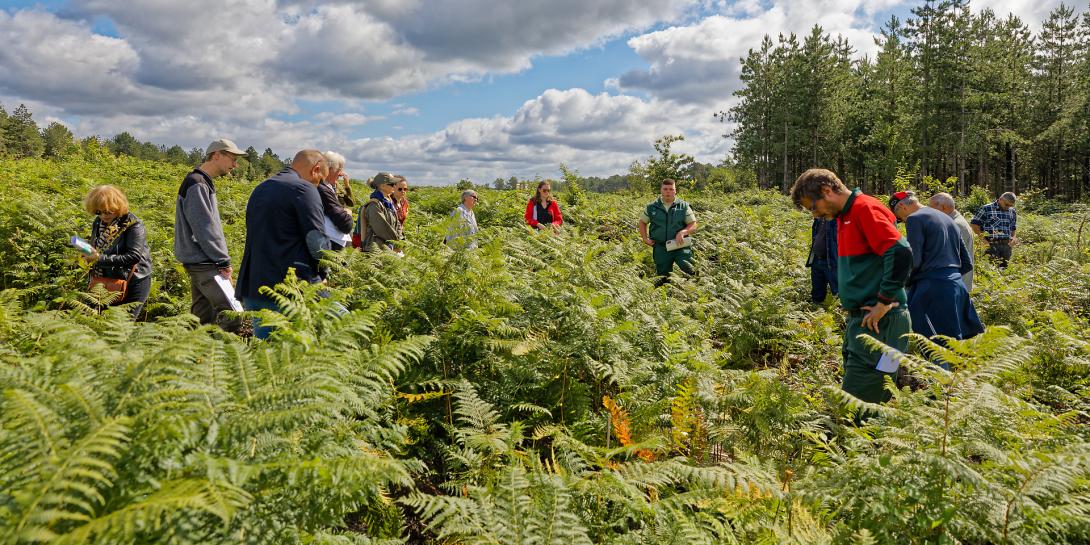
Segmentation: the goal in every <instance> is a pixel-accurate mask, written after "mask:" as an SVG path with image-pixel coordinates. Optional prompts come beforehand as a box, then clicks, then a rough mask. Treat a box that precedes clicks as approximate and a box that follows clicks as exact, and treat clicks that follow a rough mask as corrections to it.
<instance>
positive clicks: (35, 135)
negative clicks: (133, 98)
mask: <svg viewBox="0 0 1090 545" xmlns="http://www.w3.org/2000/svg"><path fill="white" fill-rule="evenodd" d="M104 151H108V152H109V153H113V154H114V155H127V156H130V157H136V158H139V159H146V160H150V161H163V162H167V163H175V164H181V165H190V166H196V165H199V164H200V163H201V162H202V161H203V160H204V150H202V149H201V148H193V149H191V150H189V151H186V150H185V149H184V148H182V147H181V146H179V145H177V144H175V145H173V146H170V147H167V146H164V145H156V144H154V143H152V142H142V141H140V140H138V139H137V138H136V137H134V136H133V135H131V134H129V133H128V132H127V131H126V132H122V133H120V134H117V135H115V136H114V137H113V138H108V139H102V138H100V137H98V136H89V137H87V138H83V139H80V140H77V139H76V137H75V136H74V135H73V134H72V131H70V130H69V129H68V127H66V126H64V124H62V123H59V122H57V121H53V122H51V123H49V125H47V126H46V127H45V128H39V127H38V124H37V122H35V121H34V116H33V114H32V113H31V112H30V109H29V108H27V106H26V105H25V104H20V105H19V107H17V108H16V109H15V110H14V111H13V112H12V113H11V114H8V113H7V110H5V109H4V106H3V104H0V157H13V158H16V159H21V158H37V157H46V158H52V159H63V158H66V157H70V156H73V155H77V154H82V155H84V156H87V157H91V156H94V155H96V154H98V153H102V152H104ZM284 166H285V163H284V161H283V160H281V159H280V157H279V156H278V155H276V154H275V153H273V151H272V149H271V148H265V151H264V153H260V154H259V153H258V152H257V150H256V149H254V147H253V146H250V147H249V148H246V155H244V156H242V157H240V158H239V160H238V168H236V169H235V170H234V171H233V173H232V174H233V176H235V177H239V178H243V179H250V180H262V179H265V178H267V177H269V176H271V175H273V174H276V173H277V172H280V171H281V170H282V169H283V168H284Z"/></svg>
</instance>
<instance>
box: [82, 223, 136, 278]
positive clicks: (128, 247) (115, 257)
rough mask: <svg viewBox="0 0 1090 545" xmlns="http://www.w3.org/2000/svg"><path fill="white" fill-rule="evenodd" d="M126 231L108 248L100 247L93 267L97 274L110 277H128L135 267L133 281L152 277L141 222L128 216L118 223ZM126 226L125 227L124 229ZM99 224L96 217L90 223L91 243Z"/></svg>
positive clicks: (96, 233) (99, 226)
mask: <svg viewBox="0 0 1090 545" xmlns="http://www.w3.org/2000/svg"><path fill="white" fill-rule="evenodd" d="M121 226H122V228H124V229H125V231H124V232H123V233H121V235H120V236H118V237H117V238H115V239H114V240H113V242H111V243H110V245H109V247H107V248H100V249H99V254H101V257H99V259H98V261H96V262H95V264H94V267H93V268H94V270H95V272H96V273H97V274H100V275H102V276H106V277H109V278H125V277H127V276H128V275H129V271H130V270H131V269H132V266H133V265H134V264H135V265H136V273H135V274H134V275H133V276H134V277H136V278H147V277H148V276H150V275H151V250H150V249H148V234H147V231H146V230H145V228H144V222H142V221H140V218H137V217H136V215H135V214H132V213H129V214H128V215H126V216H125V218H124V220H123V221H122V222H121ZM126 226H127V227H126ZM102 227H103V225H102V222H101V221H100V220H99V219H98V218H95V221H94V223H92V224H91V240H95V239H96V238H98V232H99V229H101V228H102Z"/></svg>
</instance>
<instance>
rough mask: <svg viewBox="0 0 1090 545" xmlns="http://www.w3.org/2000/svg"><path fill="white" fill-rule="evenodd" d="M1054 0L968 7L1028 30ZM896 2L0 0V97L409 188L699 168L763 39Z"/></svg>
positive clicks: (863, 20) (97, 130)
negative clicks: (672, 157)
mask: <svg viewBox="0 0 1090 545" xmlns="http://www.w3.org/2000/svg"><path fill="white" fill-rule="evenodd" d="M1058 3H1059V1H1058V0H1045V1H1044V2H1042V3H1037V4H1032V5H1028V3H1025V2H1021V1H1018V0H979V1H977V2H974V4H973V5H974V6H975V7H976V8H981V7H992V8H993V9H995V10H996V11H997V12H1000V13H1007V12H1009V11H1013V12H1015V13H1016V14H1018V15H1019V16H1021V17H1023V18H1024V19H1026V20H1027V21H1028V22H1030V23H1031V25H1033V24H1036V23H1038V22H1039V21H1040V20H1041V19H1043V18H1044V16H1046V15H1047V13H1048V11H1049V10H1050V9H1052V8H1053V7H1054V6H1055V5H1057V4H1058ZM916 4H917V3H916V2H904V1H901V0H790V1H789V0H738V1H731V2H726V1H721V0H654V1H652V0H550V1H549V2H543V1H529V0H523V1H520V2H511V3H496V2H494V1H493V0H442V1H439V0H370V1H367V2H364V1H353V0H341V1H337V2H316V1H313V0H234V1H230V2H212V1H210V0H191V1H187V2H177V1H176V0H145V1H143V2H119V1H116V0H47V1H39V2H26V1H13V0H0V43H4V44H5V45H4V47H3V48H0V103H2V104H4V105H5V107H7V108H8V109H9V110H10V109H11V108H13V107H14V105H16V104H18V103H21V102H22V103H26V104H27V105H28V106H30V108H31V110H32V111H33V112H34V114H35V118H36V120H37V121H38V122H39V123H41V124H43V125H44V124H45V123H47V122H50V121H60V122H62V123H65V124H66V125H68V126H69V127H70V128H71V129H72V130H73V131H74V132H75V133H76V134H77V135H79V136H87V135H92V134H97V135H101V136H106V137H109V136H112V135H114V134H117V133H119V132H121V131H128V132H130V133H132V134H133V135H135V136H136V137H137V138H140V139H142V140H150V141H153V142H156V143H161V144H168V145H170V144H180V145H183V146H185V147H187V148H190V147H195V146H197V147H203V146H204V145H206V144H207V143H208V142H209V141H211V140H213V139H217V138H223V137H227V138H231V139H233V140H235V141H236V142H237V143H238V144H239V145H241V146H243V147H246V146H251V145H252V146H254V147H255V148H257V149H259V150H262V149H264V148H266V147H271V148H272V149H273V150H274V151H276V152H277V153H279V154H280V155H282V156H289V155H291V154H293V153H294V152H295V151H296V150H298V149H301V148H304V147H315V148H319V149H322V150H327V149H332V150H335V151H339V152H341V153H343V154H344V155H345V156H347V157H348V160H349V164H348V168H349V172H350V174H352V175H353V176H354V177H365V176H367V175H368V174H369V173H373V172H376V171H379V170H391V171H394V172H400V173H403V174H406V175H407V176H408V177H409V179H410V180H411V181H413V182H415V183H423V184H445V183H452V182H454V181H457V180H458V179H461V178H470V179H473V180H475V181H478V182H487V181H489V180H491V179H493V178H495V177H504V178H507V177H509V176H511V175H516V176H520V177H532V176H535V175H541V176H546V177H548V176H555V175H557V173H558V165H559V164H560V163H565V164H567V165H568V166H570V167H572V168H576V169H578V170H579V171H580V172H582V173H583V174H586V175H609V174H612V173H620V172H624V171H625V170H626V169H627V167H628V165H629V164H630V163H631V162H632V161H633V160H635V159H642V158H644V157H646V156H647V155H649V154H650V153H651V152H652V148H651V144H652V142H653V141H654V140H655V139H656V138H658V137H660V136H662V135H665V134H683V135H685V137H686V140H685V142H683V143H682V144H681V145H680V148H681V150H682V151H686V152H689V153H692V154H693V155H695V156H696V157H697V159H698V160H701V161H705V162H718V161H719V160H721V159H722V158H723V157H724V156H725V154H726V153H727V152H728V151H729V147H730V142H729V141H727V140H725V139H723V138H722V136H721V135H722V134H723V133H724V132H727V127H724V126H723V125H722V124H720V123H719V122H717V121H716V120H715V119H713V117H712V115H711V114H712V113H713V112H715V111H718V110H721V109H723V108H725V107H729V106H730V104H731V103H732V100H733V99H732V95H731V93H732V92H733V91H734V90H736V89H737V88H738V85H739V82H738V58H739V57H740V56H742V55H744V54H745V51H746V49H748V48H749V47H754V46H756V45H757V44H759V42H760V39H761V37H762V36H763V35H765V34H771V35H773V36H774V35H776V34H778V33H781V32H782V33H789V32H796V33H806V32H808V31H809V28H810V27H811V26H812V25H813V24H815V23H817V24H821V25H822V26H823V28H824V29H825V30H826V31H828V32H830V33H832V34H842V35H844V36H846V37H848V39H849V40H850V41H851V42H852V43H853V45H855V47H856V48H857V49H859V50H860V52H861V54H862V53H868V52H871V51H872V50H873V43H872V37H873V34H874V32H876V31H877V29H878V27H879V25H881V23H883V22H884V21H886V20H887V19H888V18H889V15H890V14H891V13H896V14H898V15H900V16H902V18H903V17H905V16H907V15H908V11H909V9H910V8H911V7H912V6H914V5H916Z"/></svg>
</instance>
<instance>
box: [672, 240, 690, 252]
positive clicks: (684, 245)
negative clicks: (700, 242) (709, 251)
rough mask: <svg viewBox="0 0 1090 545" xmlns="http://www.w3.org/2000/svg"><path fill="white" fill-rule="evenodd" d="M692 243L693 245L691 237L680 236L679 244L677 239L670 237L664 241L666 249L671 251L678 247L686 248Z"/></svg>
mask: <svg viewBox="0 0 1090 545" xmlns="http://www.w3.org/2000/svg"><path fill="white" fill-rule="evenodd" d="M692 245H693V238H692V237H681V244H680V245H679V244H678V243H677V239H674V238H672V239H670V240H667V241H666V250H667V251H669V252H672V251H674V250H677V249H680V248H688V247H689V246H692Z"/></svg>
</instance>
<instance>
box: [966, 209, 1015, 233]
mask: <svg viewBox="0 0 1090 545" xmlns="http://www.w3.org/2000/svg"><path fill="white" fill-rule="evenodd" d="M971 223H973V224H974V225H979V226H980V230H981V231H984V238H986V239H988V240H1008V239H1010V238H1011V237H1012V236H1014V231H1015V230H1016V229H1017V228H1018V213H1017V212H1015V211H1014V207H1011V208H1008V209H1006V210H1003V209H1002V208H999V201H995V202H993V203H991V204H986V205H984V206H982V207H980V210H977V212H976V215H975V216H973V221H972V222H971Z"/></svg>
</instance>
